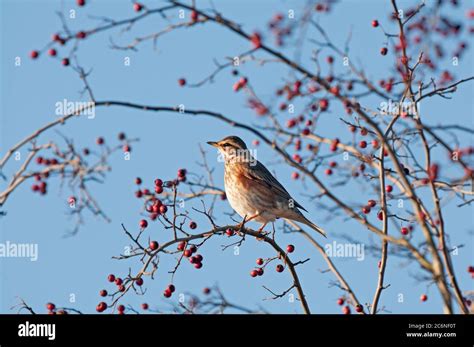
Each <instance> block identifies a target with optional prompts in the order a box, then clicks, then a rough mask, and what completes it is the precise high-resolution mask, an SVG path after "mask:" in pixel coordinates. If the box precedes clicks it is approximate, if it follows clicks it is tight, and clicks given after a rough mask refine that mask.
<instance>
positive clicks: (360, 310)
mask: <svg viewBox="0 0 474 347" xmlns="http://www.w3.org/2000/svg"><path fill="white" fill-rule="evenodd" d="M355 310H356V312H358V313H361V312H362V311H364V308H363V307H362V305H356V307H355Z"/></svg>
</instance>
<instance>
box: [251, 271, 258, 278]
mask: <svg viewBox="0 0 474 347" xmlns="http://www.w3.org/2000/svg"><path fill="white" fill-rule="evenodd" d="M250 276H252V277H257V276H258V272H257V270H252V271H250Z"/></svg>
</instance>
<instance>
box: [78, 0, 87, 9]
mask: <svg viewBox="0 0 474 347" xmlns="http://www.w3.org/2000/svg"><path fill="white" fill-rule="evenodd" d="M76 4H77V6H81V7H82V6H84V5H85V4H86V0H76Z"/></svg>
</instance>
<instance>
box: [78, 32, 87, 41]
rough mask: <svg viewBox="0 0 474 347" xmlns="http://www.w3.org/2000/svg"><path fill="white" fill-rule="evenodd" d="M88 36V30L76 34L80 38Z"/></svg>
mask: <svg viewBox="0 0 474 347" xmlns="http://www.w3.org/2000/svg"><path fill="white" fill-rule="evenodd" d="M86 36H87V34H86V32H85V31H79V32H78V33H77V34H76V37H77V38H78V39H85V38H86Z"/></svg>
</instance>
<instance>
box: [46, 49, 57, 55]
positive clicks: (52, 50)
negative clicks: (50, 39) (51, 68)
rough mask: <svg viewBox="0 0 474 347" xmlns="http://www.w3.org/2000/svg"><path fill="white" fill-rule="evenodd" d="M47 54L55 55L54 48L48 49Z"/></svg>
mask: <svg viewBox="0 0 474 347" xmlns="http://www.w3.org/2000/svg"><path fill="white" fill-rule="evenodd" d="M48 54H49V55H50V56H51V57H55V56H56V54H57V52H56V50H55V49H54V48H51V49H49V50H48Z"/></svg>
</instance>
